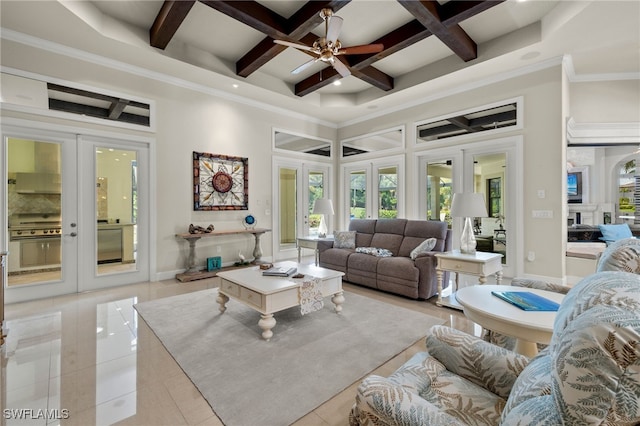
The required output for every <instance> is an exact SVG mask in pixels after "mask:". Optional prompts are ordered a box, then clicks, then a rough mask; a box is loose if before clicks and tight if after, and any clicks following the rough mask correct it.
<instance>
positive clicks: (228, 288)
mask: <svg viewBox="0 0 640 426" xmlns="http://www.w3.org/2000/svg"><path fill="white" fill-rule="evenodd" d="M276 266H286V267H295V268H298V272H300V273H303V274H305V276H307V277H310V276H313V277H316V278H320V282H321V287H322V295H323V296H324V297H326V296H331V295H333V297H332V298H331V301H332V302H333V304H334V305H335V310H336V312H337V313H340V311H342V304H343V303H344V295H343V291H342V276H343V275H344V273H342V272H340V271H334V270H332V269H326V268H321V267H319V266H314V265H302V264H298V263H295V262H278V263H276ZM218 276H219V277H220V279H221V281H220V287H219V289H218V299H217V302H218V304H219V305H220V312H222V313H224V311H226V310H227V307H226V304H227V302H228V301H229V298H232V299H234V300H237V301H238V302H240V303H243V304H245V305H246V306H248V307H250V308H252V309H254V310H256V311H258V312H260V314H261V315H260V321H258V326H259V327H260V328H261V329H262V338H263V339H265V340H267V341H268V340H269V339H271V337H272V336H273V331H272V329H273V327H274V326H275V325H276V320H275V318H274V317H273V314H274V313H276V312H279V311H282V310H285V309H288V308H292V307H294V306H300V297H299V287H300V285H301V284H302V282H303V279H294V278H292V277H265V276H263V275H262V270H261V269H260V268H259V267H258V266H255V267H251V268H242V269H236V270H233V271H225V272H220V273H219V274H218Z"/></svg>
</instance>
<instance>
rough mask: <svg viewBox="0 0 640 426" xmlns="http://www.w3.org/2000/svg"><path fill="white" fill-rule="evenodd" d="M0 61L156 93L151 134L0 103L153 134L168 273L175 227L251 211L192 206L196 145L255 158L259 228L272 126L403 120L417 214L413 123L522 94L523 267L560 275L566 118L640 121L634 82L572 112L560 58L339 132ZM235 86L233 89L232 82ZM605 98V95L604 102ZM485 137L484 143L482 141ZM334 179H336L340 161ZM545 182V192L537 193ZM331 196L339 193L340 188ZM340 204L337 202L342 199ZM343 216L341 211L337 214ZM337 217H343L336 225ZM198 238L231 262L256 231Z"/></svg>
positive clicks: (137, 79) (120, 78)
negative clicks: (528, 258) (540, 213)
mask: <svg viewBox="0 0 640 426" xmlns="http://www.w3.org/2000/svg"><path fill="white" fill-rule="evenodd" d="M1 62H2V65H3V66H7V67H12V68H16V69H21V70H26V71H29V72H34V73H38V74H42V75H47V76H51V77H55V78H59V79H63V80H68V81H73V82H77V83H82V84H85V85H90V86H94V87H97V88H105V89H110V90H114V91H118V92H122V93H126V94H131V95H134V96H139V97H143V98H147V99H152V100H154V101H155V103H156V107H157V129H156V131H155V133H153V134H151V135H149V134H148V133H145V132H135V131H129V130H122V129H120V130H118V129H113V128H110V127H105V126H98V125H89V124H81V123H77V122H68V121H64V120H58V119H51V118H42V117H36V116H30V115H28V114H23V113H17V112H10V111H3V112H2V115H3V116H7V117H8V116H12V117H21V118H25V117H26V118H30V119H36V120H39V121H52V122H59V123H64V124H71V125H73V126H76V127H78V128H79V129H81V128H86V127H89V128H92V129H108V130H109V131H112V132H117V133H123V134H127V135H129V134H132V135H138V136H139V135H144V136H152V137H154V138H155V149H154V151H155V154H156V158H155V161H156V172H157V176H156V181H155V183H154V187H155V191H156V193H157V205H156V206H153V207H152V208H153V209H154V210H155V214H156V215H157V227H156V234H157V259H156V260H157V272H158V273H160V276H161V277H163V278H167V277H170V276H171V274H173V273H175V272H177V271H179V270H180V269H182V268H184V265H185V260H186V255H187V250H186V247H187V245H186V242H184V241H179V240H177V239H176V237H175V234H176V233H181V232H186V230H187V227H188V226H189V224H190V223H194V224H199V225H202V226H207V225H208V224H209V223H213V224H214V225H215V226H216V228H218V229H229V228H238V227H240V226H241V225H240V219H241V217H242V216H243V214H244V213H245V212H195V211H193V208H192V165H191V153H192V151H203V152H211V153H219V154H228V155H236V156H242V157H248V158H249V180H250V186H249V200H250V201H249V211H250V212H251V213H253V214H254V215H255V216H256V217H257V219H258V226H268V227H271V221H272V219H273V218H272V217H271V216H267V215H266V213H265V210H266V209H267V208H268V206H269V205H270V203H271V199H272V197H271V190H272V182H271V180H272V170H271V160H270V159H271V130H272V128H273V127H278V128H280V129H287V130H291V131H293V132H297V133H304V134H308V135H316V136H319V137H322V138H327V139H331V140H340V139H346V138H350V137H355V136H358V135H362V134H366V133H371V132H374V131H377V130H383V129H387V128H390V127H394V126H398V125H406V130H407V131H406V140H407V150H406V172H407V175H406V176H407V177H408V178H407V179H406V182H407V188H406V194H407V197H406V199H407V205H406V210H405V211H406V212H407V214H406V216H407V217H411V216H412V213H411V212H417V211H418V206H417V200H418V197H414V196H412V194H416V193H417V190H418V185H417V182H412V179H411V177H413V176H417V174H416V171H415V170H414V168H415V167H416V164H415V161H413V159H414V158H415V155H416V152H418V151H422V150H424V149H425V147H422V146H421V147H416V146H415V145H414V141H415V137H416V130H415V122H417V121H422V120H425V119H428V118H431V117H436V116H439V115H443V114H446V113H451V112H456V111H460V110H464V109H469V108H472V107H475V106H479V105H486V104H489V103H492V102H497V101H500V100H504V99H510V98H514V97H518V96H523V98H524V129H522V130H518V131H513V132H511V133H506V134H503V135H501V137H503V136H509V135H522V136H523V138H524V158H525V165H524V171H523V173H524V210H523V211H524V217H523V218H522V221H521V225H520V226H522V227H523V236H524V237H523V238H524V241H523V246H524V252H525V253H527V252H528V251H534V252H536V260H535V261H534V262H525V263H524V271H523V272H524V274H526V275H529V276H540V277H550V278H554V279H562V278H563V276H564V242H565V239H566V238H565V235H566V234H565V230H566V221H565V217H564V216H563V215H564V214H565V207H564V203H563V194H564V190H565V187H564V184H563V179H564V170H565V166H566V153H565V132H564V120H565V119H566V118H567V115H568V113H569V112H570V113H571V115H573V116H574V117H575V118H576V121H579V122H589V121H596V122H606V121H638V116H639V109H640V106H639V104H640V102H639V101H638V92H639V91H638V89H637V84H638V83H637V82H620V83H611V84H610V85H608V84H601V85H597V84H588V83H580V84H573V85H571V103H570V111H568V109H569V108H568V107H567V106H566V104H567V103H568V100H567V98H568V95H567V93H568V91H567V90H568V89H567V84H566V81H565V79H564V77H563V72H562V67H561V66H560V65H557V66H553V67H551V68H547V69H544V70H541V71H538V72H535V73H532V74H528V75H524V76H520V77H515V78H511V79H509V80H506V81H503V82H498V83H495V84H491V85H488V86H485V87H481V88H477V89H474V90H470V91H467V92H464V93H458V94H453V95H451V96H447V97H445V98H440V99H436V100H432V101H430V102H428V103H426V104H423V105H420V106H415V107H411V108H409V109H406V110H402V111H398V112H394V113H390V114H387V115H384V116H382V117H372V118H371V119H370V120H367V121H364V122H360V123H357V124H352V125H348V126H345V127H343V128H341V129H340V130H339V131H336V130H335V129H333V128H331V127H326V126H322V125H319V124H316V123H315V122H314V121H313V120H302V119H300V118H297V117H290V116H288V115H287V114H283V113H280V112H270V111H266V110H264V109H259V108H256V107H254V106H250V105H247V104H244V103H238V102H235V101H232V100H229V99H225V98H223V97H220V96H216V95H212V94H209V93H203V92H199V91H194V90H190V89H185V88H181V87H178V86H175V85H170V84H167V83H162V82H159V81H157V80H155V79H152V78H145V77H141V76H136V75H133V74H129V73H127V72H125V71H120V70H114V69H112V68H105V67H102V66H99V65H97V64H93V63H88V62H83V61H80V60H76V59H72V58H70V57H67V56H61V55H58V54H55V53H52V52H46V51H43V50H39V49H36V48H33V47H26V46H23V45H20V44H18V43H14V42H10V41H3V49H2V57H1ZM187 70H188V72H187V73H185V75H183V76H181V77H182V78H184V79H189V78H191V77H193V79H194V80H197V81H201V82H202V81H203V80H204V79H203V74H202V71H198V70H196V69H195V68H194V69H193V73H194V75H193V76H191V75H189V73H190V72H191V68H187ZM230 90H232V89H230ZM602 99H604V101H603V100H602ZM482 138H483V137H482V136H480V137H478V139H476V140H478V141H480V140H483V139H482ZM335 169H336V175H335V176H334V179H333V182H336V183H337V182H339V179H338V176H337V173H338V170H339V167H336V168H335ZM539 189H544V190H545V192H546V197H545V198H544V199H540V198H538V197H537V196H536V193H537V190H539ZM333 193H334V194H338V191H337V188H336V187H334V190H333ZM338 208H340V207H339V206H338ZM532 210H552V211H553V212H554V217H553V219H544V220H542V219H532V218H531V211H532ZM336 217H339V216H338V215H337V216H336ZM337 225H339V224H337ZM271 239H272V236H271V235H270V234H266V235H265V236H264V237H263V243H262V248H263V251H264V255H265V257H268V256H270V255H271V246H272V244H271ZM211 240H212V241H208V242H205V241H202V240H201V242H200V243H199V246H200V250H199V259H198V261H199V262H200V263H202V264H203V263H204V258H205V257H207V256H212V255H219V253H217V251H216V246H217V245H222V253H220V254H222V256H223V261H225V262H227V261H229V260H234V259H235V257H236V256H237V252H238V250H242V251H243V252H245V253H250V250H251V248H252V240H251V239H250V238H244V239H243V238H237V237H228V238H226V239H220V240H218V241H215V240H214V239H211Z"/></svg>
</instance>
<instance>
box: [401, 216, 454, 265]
mask: <svg viewBox="0 0 640 426" xmlns="http://www.w3.org/2000/svg"><path fill="white" fill-rule="evenodd" d="M447 229H448V226H447V222H438V221H435V220H408V221H407V225H406V226H405V233H404V238H403V240H402V244H401V245H400V249H399V250H398V256H403V257H409V256H411V251H412V250H413V249H415V248H416V247H418V246H419V245H420V244H421V243H422V242H423V241H424V240H425V239H427V238H435V239H436V245H435V246H434V247H433V249H432V250H433V251H446V248H447V247H446V242H447Z"/></svg>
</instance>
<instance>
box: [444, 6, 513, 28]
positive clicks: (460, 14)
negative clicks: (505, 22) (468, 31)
mask: <svg viewBox="0 0 640 426" xmlns="http://www.w3.org/2000/svg"><path fill="white" fill-rule="evenodd" d="M504 1H505V0H479V1H448V2H446V3H445V4H443V5H441V6H440V9H439V11H440V20H441V21H442V23H443V24H444V25H445V26H447V27H450V26H452V25H455V24H459V23H460V22H462V21H465V20H467V19H469V18H472V17H474V16H476V15H478V14H480V13H482V12H484V11H486V10H489V9H491V8H492V7H494V6H497V5H499V4H500V3H502V2H504Z"/></svg>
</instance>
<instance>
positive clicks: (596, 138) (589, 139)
mask: <svg viewBox="0 0 640 426" xmlns="http://www.w3.org/2000/svg"><path fill="white" fill-rule="evenodd" d="M567 141H568V142H569V146H580V145H591V146H606V145H620V144H628V145H637V144H640V122H629V123H576V122H575V120H574V119H573V117H570V118H569V119H568V120H567Z"/></svg>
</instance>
